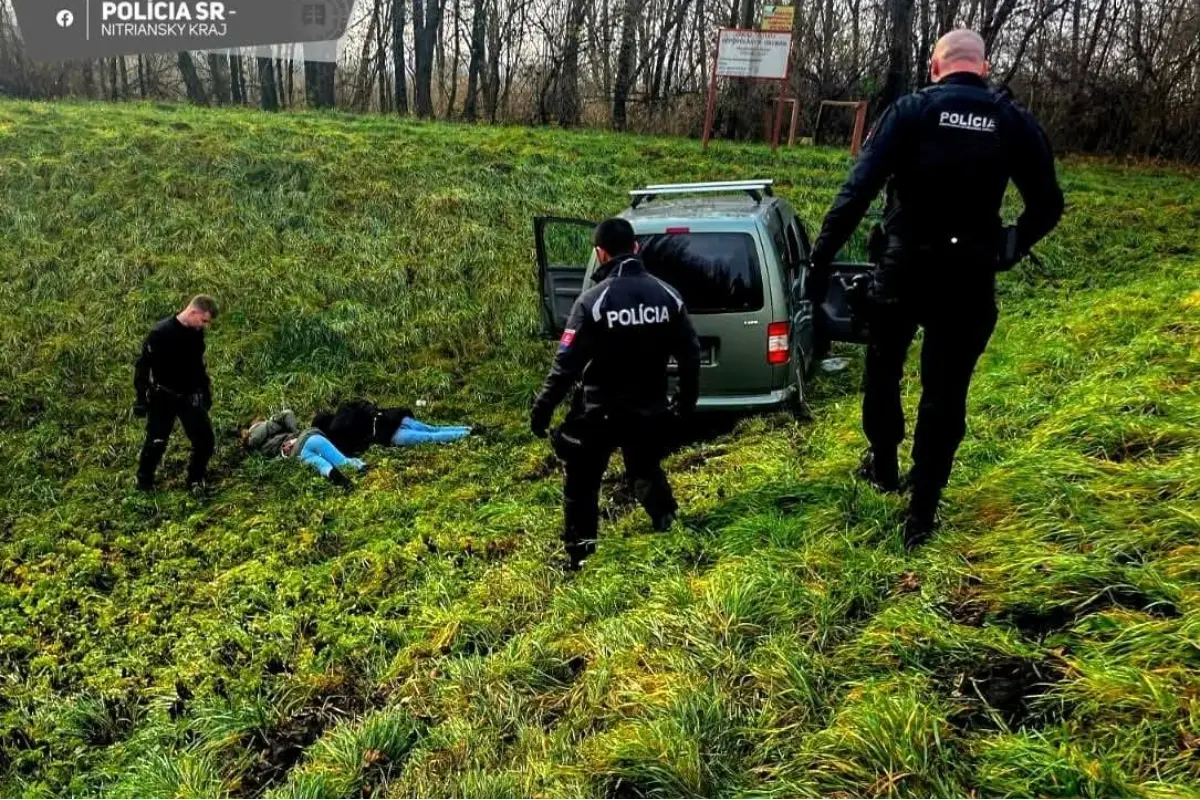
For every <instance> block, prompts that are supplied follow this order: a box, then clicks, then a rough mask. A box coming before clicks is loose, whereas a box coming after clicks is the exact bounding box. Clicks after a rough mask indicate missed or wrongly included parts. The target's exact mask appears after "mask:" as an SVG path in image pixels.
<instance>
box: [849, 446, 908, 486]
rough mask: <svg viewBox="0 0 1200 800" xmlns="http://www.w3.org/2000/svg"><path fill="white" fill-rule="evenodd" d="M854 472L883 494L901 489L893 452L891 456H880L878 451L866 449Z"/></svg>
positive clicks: (898, 470)
mask: <svg viewBox="0 0 1200 800" xmlns="http://www.w3.org/2000/svg"><path fill="white" fill-rule="evenodd" d="M854 474H855V475H857V476H858V477H859V478H862V479H863V480H864V481H866V482H867V483H869V484H871V485H872V486H874V487H875V488H876V489H877V490H878V491H880V492H883V493H885V494H893V493H898V492H900V491H901V483H900V467H899V465H898V463H897V461H896V456H895V454H893V455H892V456H891V458H888V457H887V456H882V457H881V456H880V454H879V453H876V452H875V451H874V450H872V449H868V450H867V452H865V453H863V457H862V463H861V464H859V465H858V470H857V471H856V472H855V473H854Z"/></svg>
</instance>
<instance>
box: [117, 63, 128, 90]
mask: <svg viewBox="0 0 1200 800" xmlns="http://www.w3.org/2000/svg"><path fill="white" fill-rule="evenodd" d="M117 58H118V62H119V63H118V66H120V68H121V99H122V100H128V99H129V65H128V64H126V63H125V56H118V57H117Z"/></svg>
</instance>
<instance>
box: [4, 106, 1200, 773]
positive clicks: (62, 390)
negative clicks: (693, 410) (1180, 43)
mask: <svg viewBox="0 0 1200 800" xmlns="http://www.w3.org/2000/svg"><path fill="white" fill-rule="evenodd" d="M848 163H849V159H848V157H847V156H846V154H845V153H844V152H841V151H834V150H820V149H818V150H813V149H804V150H793V151H789V152H783V153H781V154H780V155H779V156H778V157H773V156H771V154H770V153H769V152H768V151H767V150H766V149H765V148H760V147H753V146H740V145H732V144H728V143H719V142H718V143H716V144H715V145H714V147H713V148H712V150H711V152H710V153H709V154H708V155H704V154H702V153H701V151H700V148H699V145H698V143H695V142H688V141H668V140H655V139H647V138H638V137H633V136H613V135H606V134H602V133H561V132H555V131H550V130H526V129H518V128H469V127H450V126H441V125H419V124H411V123H405V122H399V121H394V120H387V119H379V118H373V117H343V116H279V117H270V116H267V115H263V114H260V113H255V112H249V111H230V112H226V111H219V112H218V111H203V112H202V111H193V110H187V109H183V108H174V107H153V106H122V107H108V106H51V105H33V104H24V103H13V102H4V103H0V241H2V242H3V247H0V462H2V464H3V467H2V468H0V794H2V795H9V796H16V795H22V796H25V795H28V796H34V795H62V794H69V795H81V794H82V795H126V796H127V795H142V796H146V795H151V796H159V795H163V796H218V795H231V796H249V795H261V794H266V795H268V796H347V797H357V796H411V795H438V796H443V795H455V796H462V795H467V796H479V795H482V796H510V795H518V796H519V795H540V796H547V795H555V796H562V795H566V796H571V795H577V794H583V795H604V796H657V795H746V794H754V795H772V796H795V795H837V794H851V795H872V796H877V795H878V796H928V795H967V794H970V795H976V796H983V795H1021V796H1031V795H1037V796H1071V795H1089V796H1093V795H1094V796H1109V797H1117V796H1127V795H1154V796H1188V795H1192V796H1194V795H1196V794H1197V793H1200V539H1198V534H1200V503H1198V499H1200V455H1198V452H1200V451H1198V448H1197V445H1198V444H1200V398H1198V397H1197V377H1198V373H1200V363H1198V353H1200V242H1198V240H1197V233H1196V232H1197V229H1200V187H1198V182H1197V175H1196V173H1194V172H1190V173H1189V172H1184V171H1179V170H1175V169H1172V168H1166V167H1162V168H1158V167H1144V166H1143V167H1137V166H1124V165H1116V164H1111V163H1099V162H1087V161H1068V162H1067V164H1066V165H1065V167H1064V169H1063V183H1064V187H1065V189H1066V191H1067V197H1068V211H1067V217H1066V219H1065V220H1064V223H1063V225H1062V227H1061V228H1060V230H1059V231H1058V232H1057V233H1056V234H1054V236H1053V237H1052V238H1051V239H1050V240H1049V241H1048V242H1047V243H1046V244H1045V245H1044V246H1043V247H1042V248H1041V252H1042V256H1043V258H1044V261H1045V265H1044V266H1043V267H1024V268H1022V269H1021V270H1020V271H1019V272H1017V273H1013V274H1009V275H1006V276H1004V278H1003V279H1002V300H1001V302H1002V311H1001V322H1000V326H999V328H998V331H997V334H996V336H995V338H994V340H993V343H992V347H991V349H990V350H989V352H988V354H987V355H986V356H985V358H984V359H983V361H982V363H981V366H980V369H979V372H978V376H977V380H976V384H975V387H974V391H973V394H972V414H971V424H970V433H969V434H968V438H967V440H966V442H965V444H964V446H963V449H962V451H961V458H960V463H959V467H958V469H957V471H956V473H955V476H954V478H953V482H952V485H951V487H950V490H949V492H948V496H947V501H948V502H947V509H946V513H945V517H946V519H945V524H944V527H943V530H942V532H941V533H940V535H939V536H937V538H935V539H934V540H933V541H932V542H931V543H930V544H928V545H927V546H925V547H923V548H921V549H918V550H916V551H913V552H907V551H905V550H904V549H903V547H902V546H901V543H900V537H899V533H898V530H897V526H898V522H899V516H900V513H901V511H902V507H901V505H900V501H899V500H896V499H893V498H881V497H879V496H876V495H874V494H873V493H871V492H869V491H867V490H865V488H864V487H862V486H860V485H856V483H855V482H854V481H853V480H852V479H851V478H850V473H851V471H852V469H853V467H854V466H855V464H856V461H857V457H858V454H859V452H860V450H861V448H862V446H863V442H862V439H861V434H860V433H859V430H858V414H857V403H858V395H857V391H856V387H857V382H858V380H859V377H860V370H861V359H860V358H859V357H858V356H859V354H858V353H857V352H856V351H854V350H852V349H847V350H846V351H845V354H847V355H850V356H852V357H853V362H852V367H851V368H850V369H849V370H848V371H847V372H845V373H842V374H839V375H834V376H823V377H822V378H821V379H820V380H819V381H818V383H817V386H816V388H815V394H816V396H815V398H814V401H813V407H814V419H813V420H812V421H810V422H806V423H797V422H796V421H794V420H792V419H791V418H790V417H788V416H786V415H783V414H780V415H772V416H760V417H754V418H749V419H744V420H741V421H739V422H738V423H737V424H736V426H735V427H733V428H732V429H729V430H724V431H720V432H717V433H715V434H714V435H713V436H712V437H710V438H707V439H705V440H702V441H700V442H698V443H696V444H693V445H690V446H688V447H686V448H684V449H683V450H681V451H680V452H678V453H676V454H675V455H673V456H672V457H671V459H670V461H669V462H668V466H669V472H670V474H671V476H672V479H673V481H674V483H675V485H676V487H677V491H678V494H679V495H680V500H681V502H682V504H683V506H684V513H683V519H682V524H681V525H680V526H678V527H677V529H676V530H675V531H674V532H672V533H670V534H666V535H654V534H652V533H651V532H650V530H649V523H648V521H647V520H646V519H645V517H644V516H643V515H642V514H641V513H640V511H638V510H637V509H636V508H635V507H634V504H633V502H632V500H631V498H630V495H629V493H628V491H627V490H626V489H625V488H624V486H623V485H622V484H621V483H620V482H619V480H618V478H619V475H618V474H617V473H618V472H619V459H618V460H616V462H615V464H614V468H615V469H614V473H613V474H612V475H610V479H609V481H608V482H607V483H606V486H605V489H604V500H605V502H606V506H605V507H606V509H607V511H606V512H605V520H604V530H603V538H602V541H601V544H600V548H599V552H598V554H597V557H596V558H595V559H593V560H592V561H591V562H589V565H588V567H587V568H586V569H585V570H584V571H583V572H582V573H581V574H580V575H578V576H577V577H574V578H564V576H563V575H562V573H561V572H559V571H557V570H556V569H554V568H553V567H552V566H550V565H549V561H550V559H551V558H552V556H553V555H554V554H555V550H556V546H557V534H558V528H559V520H560V511H559V492H560V486H559V478H558V474H557V469H556V465H555V462H554V461H553V459H551V458H549V457H548V448H547V446H546V445H545V443H544V442H540V441H537V440H534V439H533V438H532V437H530V436H529V435H528V434H527V433H526V425H525V418H526V411H527V408H528V400H529V396H530V394H531V392H532V391H533V390H534V389H535V388H536V387H537V385H538V384H539V382H540V380H541V378H542V376H543V374H544V371H545V369H546V367H547V365H548V363H549V358H550V356H551V353H552V347H551V346H549V345H547V344H546V343H545V342H541V341H539V340H538V339H537V338H536V335H535V334H536V330H537V300H536V291H535V287H534V273H533V268H532V265H531V258H530V250H531V248H532V243H531V235H530V218H531V217H532V216H533V215H534V214H538V213H545V212H551V211H555V212H562V213H566V214H570V215H573V216H583V217H587V218H595V217H599V216H601V215H604V214H607V213H610V212H612V211H615V210H617V209H619V208H620V207H621V206H622V205H623V201H624V199H625V198H624V192H625V191H626V190H627V189H629V188H631V187H633V186H635V185H638V184H643V183H647V182H654V181H669V180H685V179H724V178H736V177H749V176H767V177H774V178H775V179H776V180H777V181H778V182H779V185H780V188H779V191H780V193H781V194H782V195H784V196H786V197H787V198H788V199H789V200H791V201H792V202H793V203H794V204H795V205H796V206H797V208H798V209H799V210H800V212H801V215H802V216H803V217H804V218H806V219H807V220H808V221H809V223H810V225H815V224H816V223H817V222H818V221H819V219H820V215H821V213H822V212H823V211H824V209H825V207H826V206H827V204H828V202H829V201H830V200H831V198H832V196H833V194H834V192H835V191H836V188H837V186H838V184H839V182H840V179H841V177H842V175H843V174H844V171H845V169H846V167H847V166H848ZM196 291H208V292H211V293H212V294H214V295H215V296H216V297H217V298H218V300H219V301H220V302H221V304H222V306H223V307H224V309H225V313H224V315H223V316H222V318H221V319H220V320H218V323H217V325H216V327H215V329H214V330H213V331H212V332H211V334H210V336H209V363H210V371H211V373H212V375H213V379H214V383H215V387H216V407H215V409H214V422H215V425H216V427H217V430H218V437H219V443H218V452H217V456H216V458H215V460H214V466H215V470H216V473H217V475H218V480H219V483H218V486H217V488H216V490H215V491H214V493H213V494H212V495H211V497H208V498H204V497H195V496H192V495H191V494H189V493H187V492H185V491H184V490H183V488H182V480H183V464H184V459H185V458H186V448H185V447H184V446H183V439H182V436H181V434H179V433H178V432H177V433H176V436H177V439H176V443H175V445H174V446H173V447H172V449H171V450H170V452H169V454H168V458H167V462H166V464H165V465H164V471H163V473H162V474H163V475H164V476H165V478H166V479H165V481H164V487H163V490H162V491H160V492H158V493H156V494H154V495H150V496H142V495H138V494H136V493H135V492H133V491H132V485H133V467H134V463H135V461H136V454H137V449H138V446H139V444H140V439H141V428H140V424H139V422H138V421H137V420H134V419H133V418H132V416H131V414H130V411H129V408H130V405H131V403H132V386H131V384H132V361H133V358H134V357H135V355H136V353H137V350H138V347H139V345H140V341H141V337H142V336H143V334H144V333H145V331H146V330H147V329H148V327H149V326H150V325H151V324H152V323H153V322H154V321H155V320H156V319H158V318H160V317H162V316H164V315H166V314H168V313H169V312H171V311H172V310H173V309H175V308H176V306H178V305H179V303H180V302H181V301H182V300H183V299H185V298H186V297H187V296H188V295H189V294H190V293H193V292H196ZM916 386H917V384H916V382H915V381H912V382H910V383H909V384H908V389H907V392H906V403H907V404H908V407H909V408H912V407H913V406H914V405H915V402H916ZM355 395H365V396H369V397H371V398H373V399H375V400H377V401H380V402H384V403H393V402H394V403H404V404H411V403H414V402H416V401H417V400H423V401H425V402H426V403H427V404H428V405H427V406H425V407H423V408H422V412H423V415H424V416H425V417H427V418H428V419H429V420H430V421H434V422H460V421H471V422H478V423H484V424H486V425H488V426H491V428H492V431H491V432H490V433H489V434H488V435H487V436H484V437H479V438H474V439H471V440H469V441H467V442H463V443H458V444H456V445H452V446H447V447H443V448H434V449H409V450H401V451H397V450H391V451H386V452H379V451H373V452H372V453H371V454H370V455H369V456H368V459H369V460H370V461H371V462H372V463H373V464H374V465H375V469H374V470H373V471H372V472H370V473H368V474H367V475H366V476H365V477H364V478H363V479H362V480H361V481H360V482H359V483H360V485H359V486H358V488H357V491H355V492H354V493H352V494H350V495H344V494H342V493H340V492H338V491H335V490H333V489H332V487H329V486H328V485H326V484H324V483H323V482H321V481H320V480H319V479H317V478H316V477H315V476H313V475H311V473H309V472H307V471H305V470H304V469H303V468H302V467H300V466H299V465H297V464H294V463H285V462H278V461H275V462H264V461H260V460H257V459H246V458H245V457H244V456H243V455H242V454H241V453H240V452H239V450H238V446H237V442H236V432H237V430H238V427H239V426H240V425H243V424H244V423H245V422H247V421H248V420H250V419H251V418H253V417H254V416H258V415H262V414H264V413H266V412H270V411H275V410H278V409H280V408H283V407H291V408H293V409H296V410H297V411H298V412H299V413H300V415H301V417H302V418H309V416H310V415H311V413H312V412H313V411H315V410H317V409H318V408H320V407H323V406H327V405H329V404H331V403H333V402H335V401H337V400H338V399H339V398H344V397H350V396H355Z"/></svg>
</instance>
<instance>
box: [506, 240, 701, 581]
mask: <svg viewBox="0 0 1200 800" xmlns="http://www.w3.org/2000/svg"><path fill="white" fill-rule="evenodd" d="M593 244H594V245H595V247H596V255H597V258H598V259H599V261H600V265H601V266H600V267H599V268H598V269H597V270H596V272H595V274H594V276H593V281H594V282H595V285H594V286H592V288H590V289H588V290H587V291H585V292H584V293H583V294H582V295H580V297H579V299H578V300H576V302H575V306H574V308H573V309H572V310H571V315H570V318H569V320H568V322H567V326H566V330H565V331H564V333H563V337H562V341H561V342H560V343H559V347H558V354H557V356H556V357H555V359H554V366H553V368H552V369H551V370H550V375H549V377H547V378H546V382H545V385H544V386H543V387H542V390H541V392H539V393H538V395H537V397H536V398H535V399H534V402H533V408H532V411H531V414H530V427H531V428H532V430H533V433H534V434H535V435H536V436H538V437H544V436H546V435H547V429H548V428H549V426H550V420H551V417H552V416H553V414H554V409H555V408H556V407H557V406H558V405H559V404H560V403H561V402H562V401H563V399H564V398H565V397H566V395H567V393H568V392H569V391H570V390H571V389H572V387H574V386H575V385H576V384H577V383H580V384H581V386H580V387H579V389H578V390H577V391H576V392H575V395H574V398H573V400H572V403H571V408H570V410H569V411H568V413H567V417H566V420H565V421H564V422H563V424H562V426H561V427H559V428H557V429H556V430H555V431H554V434H553V436H552V441H553V445H554V449H555V452H556V453H557V454H558V456H559V458H560V459H562V461H563V465H564V471H565V479H564V485H563V511H564V516H565V526H564V530H563V542H564V544H565V545H566V550H567V557H568V559H569V568H570V569H572V570H575V569H578V568H579V566H580V565H581V564H582V563H583V561H584V559H586V558H587V557H588V556H589V555H591V553H593V552H594V550H595V543H596V537H597V535H598V533H599V530H598V529H599V496H600V483H601V480H602V479H603V477H604V471H605V469H606V468H607V466H608V461H609V458H610V457H611V456H612V453H613V451H614V450H615V449H617V448H620V449H621V452H622V455H623V456H624V460H625V472H626V475H627V477H628V478H629V480H630V481H631V482H632V483H633V488H634V493H635V494H636V496H637V499H638V501H639V502H640V503H641V504H642V507H643V508H644V509H645V510H646V512H647V513H648V514H649V515H650V519H651V520H652V522H653V525H654V529H655V530H656V531H665V530H668V529H669V528H670V527H671V525H672V524H673V523H674V521H675V514H676V512H677V510H678V506H677V505H676V503H675V498H674V496H673V495H672V492H671V485H670V483H668V481H667V476H666V474H665V473H664V472H663V470H662V466H661V461H662V459H663V457H664V456H665V454H666V447H667V444H668V441H667V435H666V432H667V431H668V430H670V429H671V428H672V427H673V426H672V425H671V424H670V422H671V417H672V416H677V417H686V416H687V415H689V414H691V412H692V411H693V410H694V409H695V407H696V401H697V398H698V397H699V387H700V342H699V340H698V339H697V336H696V331H695V329H694V328H693V327H692V322H691V319H690V318H689V317H688V312H687V308H686V307H685V306H684V302H683V299H682V297H681V296H680V294H679V292H678V291H676V290H675V289H674V288H673V287H671V286H670V285H668V284H666V283H664V282H663V281H661V280H659V279H658V278H656V277H654V276H653V275H651V274H650V273H649V272H647V271H646V268H645V266H644V265H643V264H642V260H641V258H639V257H638V255H637V252H638V245H637V240H636V238H635V236H634V231H633V226H632V225H631V224H630V223H629V222H628V221H627V220H624V219H609V220H605V221H604V222H602V223H600V225H599V226H598V227H597V228H596V231H595V235H594V237H593ZM672 356H673V357H674V358H675V360H676V362H677V363H678V365H679V394H678V397H677V399H676V403H675V406H674V408H671V407H670V406H669V404H668V397H667V368H668V367H667V365H668V361H669V359H670V358H671V357H672Z"/></svg>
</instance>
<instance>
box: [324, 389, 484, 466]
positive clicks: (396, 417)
mask: <svg viewBox="0 0 1200 800" xmlns="http://www.w3.org/2000/svg"><path fill="white" fill-rule="evenodd" d="M313 427H314V428H317V429H318V430H320V431H321V433H323V434H325V436H326V437H327V438H328V439H329V440H330V441H331V442H333V444H334V446H336V447H337V448H338V449H339V450H341V451H342V452H343V453H349V454H351V455H355V456H357V455H361V454H362V453H365V452H366V450H367V448H368V447H370V446H371V445H373V444H378V445H383V446H385V447H386V446H388V445H391V446H392V447H408V446H411V445H417V444H432V443H443V442H453V441H457V440H458V439H463V438H465V437H467V436H470V435H471V433H472V432H474V431H475V428H473V427H471V426H464V425H454V426H437V425H427V424H426V423H424V422H421V421H420V420H418V419H417V418H416V417H415V416H414V415H413V412H412V409H410V408H403V407H397V408H380V407H379V406H377V405H375V404H374V403H372V402H370V401H368V400H354V401H351V402H348V403H342V404H341V405H339V406H338V409H337V411H336V412H329V411H323V412H321V413H320V414H317V416H316V417H315V418H314V419H313Z"/></svg>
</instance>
